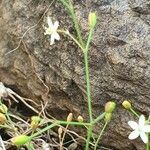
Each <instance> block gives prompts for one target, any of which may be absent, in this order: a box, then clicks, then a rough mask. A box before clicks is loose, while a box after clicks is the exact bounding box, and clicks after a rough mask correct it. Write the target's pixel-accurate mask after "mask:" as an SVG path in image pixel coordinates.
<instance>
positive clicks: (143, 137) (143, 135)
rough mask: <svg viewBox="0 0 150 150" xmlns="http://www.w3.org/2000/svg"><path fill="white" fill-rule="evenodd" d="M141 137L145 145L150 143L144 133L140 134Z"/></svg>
mask: <svg viewBox="0 0 150 150" xmlns="http://www.w3.org/2000/svg"><path fill="white" fill-rule="evenodd" d="M140 137H141V139H142V141H143V142H144V143H147V142H148V135H147V134H146V133H144V132H140Z"/></svg>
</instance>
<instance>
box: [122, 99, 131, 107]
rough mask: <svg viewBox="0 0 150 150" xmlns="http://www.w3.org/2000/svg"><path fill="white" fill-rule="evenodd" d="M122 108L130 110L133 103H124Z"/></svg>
mask: <svg viewBox="0 0 150 150" xmlns="http://www.w3.org/2000/svg"><path fill="white" fill-rule="evenodd" d="M122 106H123V107H124V108H125V109H130V108H131V107H132V106H131V103H130V102H129V101H127V100H125V101H123V103H122Z"/></svg>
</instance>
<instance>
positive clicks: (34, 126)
mask: <svg viewBox="0 0 150 150" xmlns="http://www.w3.org/2000/svg"><path fill="white" fill-rule="evenodd" d="M38 125H39V123H36V122H34V121H31V124H30V126H31V128H32V130H36V128H37V127H38Z"/></svg>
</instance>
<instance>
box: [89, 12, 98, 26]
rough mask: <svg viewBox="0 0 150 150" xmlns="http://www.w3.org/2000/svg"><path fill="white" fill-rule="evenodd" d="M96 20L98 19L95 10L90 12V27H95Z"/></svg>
mask: <svg viewBox="0 0 150 150" xmlns="http://www.w3.org/2000/svg"><path fill="white" fill-rule="evenodd" d="M96 20H97V17H96V13H95V12H90V13H89V17H88V22H89V27H90V28H94V27H95V25H96Z"/></svg>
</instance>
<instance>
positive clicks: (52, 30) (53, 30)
mask: <svg viewBox="0 0 150 150" xmlns="http://www.w3.org/2000/svg"><path fill="white" fill-rule="evenodd" d="M47 24H48V28H47V27H45V33H44V34H45V35H51V42H50V45H52V44H54V41H55V39H56V40H60V36H59V34H58V33H57V29H58V26H59V22H58V21H55V23H54V24H53V23H52V20H51V18H50V17H47Z"/></svg>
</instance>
